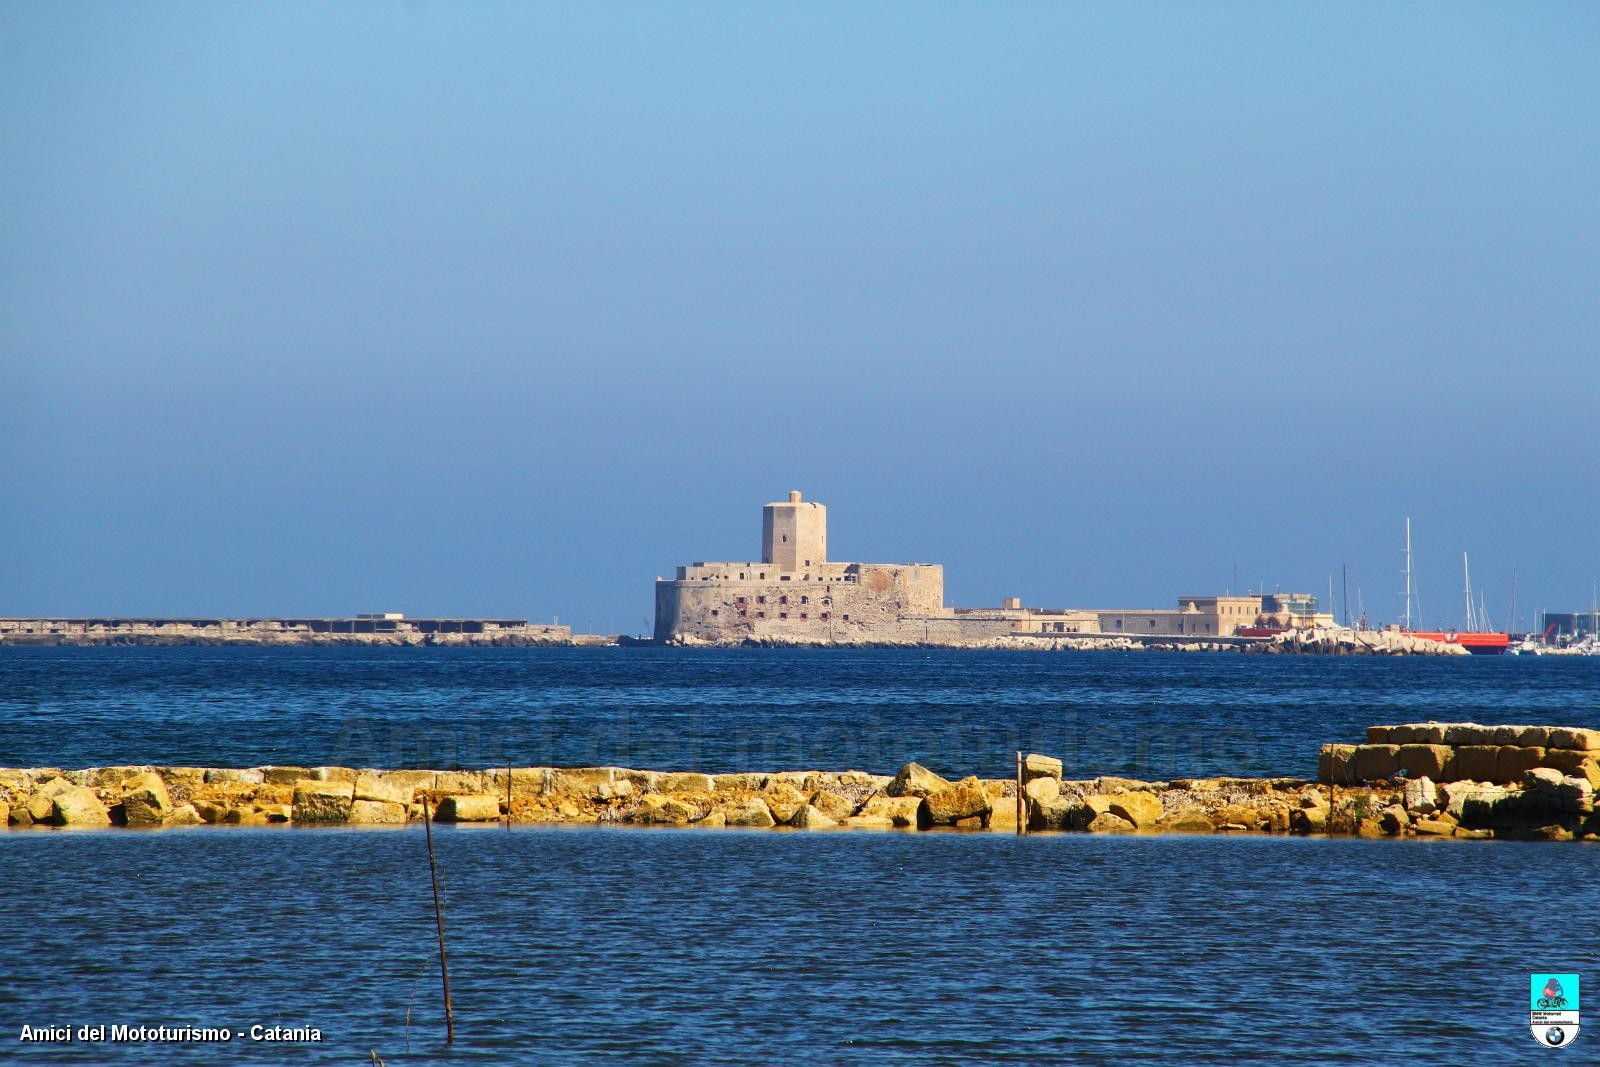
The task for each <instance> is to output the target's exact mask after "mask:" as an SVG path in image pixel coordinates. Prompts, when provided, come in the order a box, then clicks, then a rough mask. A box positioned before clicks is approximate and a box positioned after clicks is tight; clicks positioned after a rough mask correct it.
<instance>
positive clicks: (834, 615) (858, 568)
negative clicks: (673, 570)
mask: <svg viewBox="0 0 1600 1067" xmlns="http://www.w3.org/2000/svg"><path fill="white" fill-rule="evenodd" d="M943 611H944V568H943V567H940V566H939V565H938V564H934V563H834V562H830V561H829V559H828V509H827V508H825V507H823V506H822V505H821V504H817V503H811V502H808V501H803V500H801V499H800V494H799V493H798V492H792V493H790V494H789V499H788V500H786V501H782V502H779V503H774V504H768V505H767V506H766V507H764V508H763V509H762V511H761V558H760V559H759V560H748V561H745V562H738V563H706V562H700V563H690V564H687V565H686V566H682V567H679V568H678V571H677V577H676V578H673V579H670V580H658V581H657V582H656V625H655V636H656V640H658V641H668V640H673V639H683V638H690V639H699V640H704V641H728V640H742V639H743V638H746V637H755V636H790V637H813V638H814V637H821V638H824V639H826V638H829V637H837V638H838V639H841V640H845V639H848V638H849V636H850V635H851V634H863V633H866V632H869V631H872V630H878V629H882V628H893V627H896V626H898V625H899V624H900V623H901V622H902V621H904V620H905V619H907V618H920V617H923V616H929V615H939V614H942V613H943Z"/></svg>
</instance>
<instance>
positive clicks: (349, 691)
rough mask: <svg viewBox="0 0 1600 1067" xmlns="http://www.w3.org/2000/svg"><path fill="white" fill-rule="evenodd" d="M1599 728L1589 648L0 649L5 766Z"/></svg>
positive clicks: (971, 749)
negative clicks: (1550, 651)
mask: <svg viewBox="0 0 1600 1067" xmlns="http://www.w3.org/2000/svg"><path fill="white" fill-rule="evenodd" d="M1429 718H1437V719H1477V720H1480V721H1485V722H1504V721H1532V722H1541V723H1542V722H1561V723H1564V724H1570V725H1580V726H1600V659H1581V658H1563V659H1561V660H1555V659H1553V658H1552V657H1540V658H1534V657H1501V658H1474V659H1471V660H1465V661H1463V660H1456V659H1450V660H1443V659H1420V658H1419V659H1406V658H1401V659H1383V660H1378V659H1335V658H1319V657H1299V656H1285V657H1266V656H1239V655H1221V654H1189V655H1182V654H1157V653H1126V654H1118V653H1078V654H1073V653H1046V652H1040V653H1027V652H998V653H984V652H957V651H925V650H904V651H887V650H867V651H846V650H810V651H771V650H743V649H737V650H726V651H722V650H705V651H681V650H668V649H476V650H464V649H230V648H62V649H51V648H32V649H30V648H12V649H0V721H3V722H4V723H5V726H6V728H5V730H4V732H3V733H0V765H22V766H32V765H57V766H69V767H70V766H86V765H93V764H108V763H126V762H131V761H137V762H150V763H172V764H199V765H215V764H227V765H244V766H249V765H254V764H260V763H290V764H312V765H315V764H322V763H329V764H339V765H354V766H382V767H407V766H410V767H415V766H424V767H434V766H467V767H483V766H491V765H500V764H505V763H507V762H511V763H516V764H519V765H531V766H540V765H547V764H556V765H584V764H617V765H623V766H635V767H646V768H651V769H695V770H707V771H738V770H752V769H779V768H823V769H836V770H842V769H847V768H860V769H864V770H872V771H880V772H884V771H892V770H893V769H894V768H895V767H897V766H899V765H900V764H902V763H904V762H906V761H907V760H909V759H920V760H922V761H924V762H926V763H928V764H929V765H930V766H933V767H934V768H935V769H938V770H943V771H946V772H948V773H962V774H965V773H970V772H978V773H982V774H987V775H1003V774H1006V773H1008V768H1009V767H1010V766H1011V765H1012V762H1013V759H1014V756H1013V753H1014V752H1015V750H1016V749H1018V748H1023V749H1030V750H1036V751H1041V752H1051V753H1055V754H1059V755H1063V756H1065V757H1066V758H1067V761H1068V768H1069V773H1073V774H1078V775H1081V776H1085V777H1089V776H1093V775H1096V774H1126V775H1134V776H1141V777H1152V778H1167V777H1175V776H1182V775H1204V774H1251V775H1269V774H1270V775H1303V776H1309V775H1311V774H1313V773H1314V772H1315V769H1316V752H1317V746H1318V745H1319V744H1321V743H1322V742H1324V741H1336V740H1337V741H1356V740H1359V739H1361V738H1362V737H1363V736H1364V730H1365V728H1366V726H1367V725H1369V724H1371V723H1374V722H1394V721H1412V720H1418V719H1429Z"/></svg>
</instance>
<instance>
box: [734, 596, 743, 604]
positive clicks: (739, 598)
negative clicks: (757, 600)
mask: <svg viewBox="0 0 1600 1067" xmlns="http://www.w3.org/2000/svg"><path fill="white" fill-rule="evenodd" d="M733 602H734V603H735V604H743V603H744V597H742V596H740V597H734V598H733Z"/></svg>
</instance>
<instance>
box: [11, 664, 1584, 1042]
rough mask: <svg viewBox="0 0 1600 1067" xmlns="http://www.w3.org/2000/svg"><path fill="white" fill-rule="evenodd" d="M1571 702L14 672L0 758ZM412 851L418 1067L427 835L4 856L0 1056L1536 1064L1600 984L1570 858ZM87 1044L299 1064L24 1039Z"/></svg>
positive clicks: (1506, 849)
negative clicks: (1580, 988) (446, 951)
mask: <svg viewBox="0 0 1600 1067" xmlns="http://www.w3.org/2000/svg"><path fill="white" fill-rule="evenodd" d="M1597 695H1600V664H1595V663H1593V662H1592V661H1588V662H1586V661H1580V660H1567V661H1549V660H1543V659H1541V660H1470V661H1466V660H1464V661H1424V660H1332V659H1300V658H1284V659H1276V658H1266V657H1262V658H1255V657H1237V656H1222V655H1196V656H1180V655H1171V656H1163V655H1115V654H1089V655H1071V654H1037V655H1034V654H996V655H989V654H981V653H980V654H972V653H953V652H926V651H894V652H860V653H855V652H836V653H819V652H772V651H728V652H671V651H667V650H620V649H595V650H538V649H533V650H503V651H502V650H478V651H461V650H451V651H445V650H381V651H365V650H323V649H313V650H240V649H189V648H166V649H142V648H132V649H129V648H121V649H115V648H114V649H10V650H3V651H0V765H30V764H53V765H59V766H81V765H90V764H102V763H121V762H158V763H161V762H173V763H191V764H217V763H222V764H254V763H261V762H296V763H307V762H311V763H316V762H324V761H326V762H338V763H346V764H369V763H370V764H376V765H386V766H395V765H401V764H405V763H414V764H429V765H438V764H441V763H447V762H460V763H463V764H465V765H487V764H493V763H501V762H504V761H505V759H506V757H507V755H509V756H510V758H511V760H512V762H515V763H519V764H521V763H543V762H558V763H594V762H616V763H626V764H632V765H635V766H646V767H653V768H654V767H663V768H666V767H686V768H687V767H692V768H706V769H712V770H725V769H726V770H731V769H746V768H751V767H773V768H777V767H800V766H815V767H840V768H842V767H848V766H859V767H864V768H866V769H870V770H889V769H892V768H893V766H894V765H896V764H898V763H899V762H902V761H903V760H905V759H908V758H923V759H925V760H926V761H928V762H930V763H931V764H933V765H934V766H935V767H937V768H939V769H943V770H947V771H949V772H951V773H955V772H965V771H979V772H982V773H992V774H1002V773H1005V771H1006V769H1007V767H1008V765H1009V762H1010V761H1011V759H1012V758H1013V752H1014V750H1015V748H1017V747H1019V746H1025V747H1028V748H1034V749H1038V750H1041V751H1054V752H1060V753H1064V754H1066V755H1067V757H1068V761H1069V765H1070V767H1071V770H1072V773H1081V774H1085V775H1087V774H1094V773H1102V772H1104V773H1112V772H1121V773H1134V774H1141V775H1144V776H1155V777H1167V776H1176V775H1193V774H1204V773H1212V772H1230V773H1255V774H1260V773H1282V774H1309V773H1311V772H1312V771H1313V770H1314V759H1315V752H1316V747H1317V745H1318V744H1319V743H1321V742H1322V741H1324V740H1357V739H1359V737H1360V733H1361V730H1362V728H1364V727H1365V725H1367V724H1368V723H1370V722H1377V721H1384V722H1388V721H1406V720H1416V719H1427V718H1451V719H1454V718H1471V719H1478V720H1480V721H1534V722H1563V723H1572V724H1576V725H1589V726H1595V725H1600V722H1597V717H1600V716H1597V711H1596V709H1597V706H1600V701H1597V700H1596V699H1595V698H1596V696H1597ZM1213 732H1214V733H1215V734H1217V735H1218V736H1219V737H1220V740H1215V741H1213V740H1210V739H1209V735H1210V734H1211V733H1213ZM496 746H499V748H500V750H499V751H496ZM397 756H398V757H400V758H396V757H397ZM407 757H412V758H407ZM436 845H437V848H438V852H439V856H440V859H441V861H442V863H443V866H444V878H445V885H446V892H447V921H448V924H449V937H450V962H451V979H452V988H453V994H454V1002H455V1007H456V1014H457V1017H458V1031H457V1040H456V1042H455V1044H454V1046H453V1047H451V1048H449V1049H446V1048H445V1047H444V1045H443V1043H442V1040H441V1039H442V1031H443V1024H442V1015H441V1010H440V1006H439V976H438V972H437V966H436V963H435V962H434V961H435V958H436V957H435V952H436V948H437V946H436V943H435V941H434V930H433V912H432V897H431V893H430V886H429V879H428V868H427V860H426V851H425V843H424V838H423V834H422V832H421V830H420V829H417V828H413V827H408V828H399V829H393V830H377V829H374V830H339V829H324V830H314V829H297V828H277V829H274V828H263V829H228V828H211V827H201V828H195V829H192V830H176V831H161V832H149V833H140V832H134V831H126V830H120V831H101V832H66V831H16V832H10V833H0V914H3V915H5V916H6V917H7V919H6V922H5V932H4V934H3V935H0V1061H3V1062H16V1063H25V1064H31V1063H84V1064H100V1063H138V1064H165V1063H173V1062H183V1063H197V1064H198V1063H205V1064H212V1063H230V1062H250V1063H305V1064H323V1063H327V1064H333V1063H347V1064H355V1063H361V1064H368V1063H370V1062H371V1059H370V1054H371V1052H373V1051H376V1053H377V1054H378V1055H379V1056H381V1057H383V1058H384V1059H385V1060H386V1061H387V1062H388V1063H390V1064H396V1065H398V1064H423V1063H426V1064H442V1063H455V1062H474V1063H547V1064H588V1063H612V1062H615V1063H629V1064H789V1063H796V1064H800V1063H805V1064H812V1063H815V1064H834V1063H838V1064H854V1063H860V1064H867V1063H871V1064H878V1063H904V1064H987V1063H1018V1064H1022V1063H1027V1064H1035V1063H1063V1064H1080V1063H1081V1064H1125V1063H1151V1064H1155V1063H1163V1064H1165V1063H1207V1064H1246V1063H1251V1064H1254V1063H1260V1064H1267V1063H1319V1064H1320V1063H1327V1064H1363V1065H1365V1064H1372V1063H1379V1062H1393V1061H1401V1060H1405V1059H1408V1058H1413V1057H1414V1058H1417V1059H1419V1060H1421V1061H1423V1062H1429V1063H1438V1064H1483V1063H1516V1062H1531V1061H1532V1060H1533V1059H1534V1057H1535V1056H1540V1057H1544V1056H1553V1055H1566V1056H1567V1057H1568V1059H1571V1060H1572V1062H1595V1061H1596V1060H1597V1059H1600V1057H1597V1056H1594V1055H1591V1054H1590V1052H1591V1049H1590V1048H1589V1046H1591V1045H1593V1038H1592V1035H1591V1034H1589V1033H1588V1032H1587V1028H1586V1032H1585V1033H1584V1034H1583V1035H1582V1036H1581V1037H1580V1038H1579V1042H1578V1047H1577V1048H1574V1049H1572V1050H1570V1051H1569V1052H1566V1053H1546V1052H1544V1051H1543V1050H1537V1046H1536V1045H1535V1043H1534V1042H1533V1039H1532V1037H1531V1036H1530V1034H1529V1032H1528V1029H1527V1016H1526V1015H1525V1014H1524V1013H1525V1012H1526V1010H1527V1009H1526V990H1527V983H1528V981H1529V975H1530V974H1533V973H1535V972H1570V973H1589V974H1593V973H1595V972H1596V970H1597V967H1600V960H1597V955H1600V930H1597V928H1596V926H1597V919H1596V916H1600V878H1597V874H1600V851H1597V846H1593V845H1588V844H1579V843H1574V844H1537V843H1516V842H1472V841H1453V840H1442V841H1430V840H1404V841H1386V840H1380V841H1364V840H1349V839H1299V838H1283V837H1278V838H1266V837H1145V836H1135V837H1123V836H1112V837H1098V836H1088V835H1077V834H1071V835H1035V836H1030V837H1027V838H1017V837H1014V836H1012V835H1004V834H957V833H926V834H902V833H869V832H852V833H804V832H798V831H792V832H791V831H729V830H724V831H695V830H646V829H600V828H594V829H573V828H534V827H521V826H519V827H516V828H513V829H509V830H508V829H505V828H504V827H482V828H466V827H463V828H441V829H440V831H439V832H438V834H437V837H436ZM408 1011H409V1014H410V1019H409V1027H408V1021H407V1015H408ZM115 1024H124V1025H132V1026H138V1025H145V1026H152V1027H154V1026H159V1025H166V1026H169V1027H176V1026H185V1025H188V1026H210V1027H226V1028H228V1029H229V1030H230V1031H232V1032H241V1031H242V1032H248V1030H249V1028H250V1027H251V1026H252V1025H257V1024H260V1025H262V1026H284V1027H316V1028H318V1029H319V1030H320V1031H321V1033H322V1041H321V1042H319V1043H314V1044H313V1043H303V1042H295V1043H289V1044H271V1043H255V1042H252V1041H251V1040H250V1039H249V1038H248V1037H240V1038H235V1039H234V1040H233V1041H231V1042H229V1043H228V1044H227V1045H190V1046H183V1045H171V1044H155V1043H134V1044H111V1043H89V1042H85V1041H73V1042H69V1043H62V1044H24V1043H22V1042H20V1041H19V1040H18V1035H19V1034H20V1032H21V1029H22V1027H23V1026H24V1025H31V1026H61V1025H68V1026H72V1027H78V1026H87V1025H106V1026H111V1025H115ZM1535 1050H1537V1051H1535Z"/></svg>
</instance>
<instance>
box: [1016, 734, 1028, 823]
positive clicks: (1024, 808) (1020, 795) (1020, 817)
mask: <svg viewBox="0 0 1600 1067" xmlns="http://www.w3.org/2000/svg"><path fill="white" fill-rule="evenodd" d="M1027 832H1028V797H1027V794H1026V793H1024V792H1023V791H1022V753H1021V752H1018V753H1017V834H1018V835H1019V836H1020V835H1022V834H1025V833H1027Z"/></svg>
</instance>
